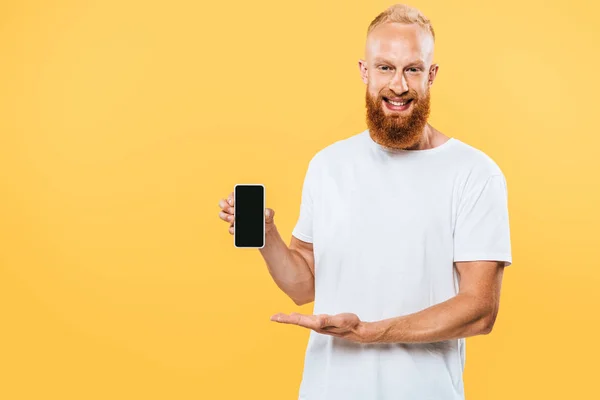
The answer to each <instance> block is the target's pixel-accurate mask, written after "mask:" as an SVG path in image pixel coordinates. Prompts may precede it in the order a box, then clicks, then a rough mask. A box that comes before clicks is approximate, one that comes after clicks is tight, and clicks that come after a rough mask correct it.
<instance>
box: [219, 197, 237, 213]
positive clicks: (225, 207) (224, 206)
mask: <svg viewBox="0 0 600 400" xmlns="http://www.w3.org/2000/svg"><path fill="white" fill-rule="evenodd" d="M219 207H221V208H222V209H223V211H224V212H226V213H227V214H231V215H233V213H234V208H233V207H231V206H230V205H229V203H228V202H227V200H225V199H221V200H219Z"/></svg>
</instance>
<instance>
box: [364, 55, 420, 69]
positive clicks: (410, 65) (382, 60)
mask: <svg viewBox="0 0 600 400" xmlns="http://www.w3.org/2000/svg"><path fill="white" fill-rule="evenodd" d="M373 62H374V63H387V64H392V63H391V62H389V61H388V60H385V59H383V58H379V57H377V58H375V60H373ZM412 66H419V67H424V66H425V63H424V62H423V61H422V60H415V61H411V62H410V63H409V64H408V65H407V67H412Z"/></svg>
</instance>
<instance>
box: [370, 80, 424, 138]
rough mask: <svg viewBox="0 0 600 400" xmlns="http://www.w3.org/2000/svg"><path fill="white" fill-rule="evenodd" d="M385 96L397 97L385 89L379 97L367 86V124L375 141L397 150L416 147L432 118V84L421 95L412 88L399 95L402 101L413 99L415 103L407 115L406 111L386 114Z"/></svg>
mask: <svg viewBox="0 0 600 400" xmlns="http://www.w3.org/2000/svg"><path fill="white" fill-rule="evenodd" d="M383 97H385V98H388V99H389V98H390V97H392V98H395V97H397V96H396V95H395V94H393V93H390V92H385V91H384V92H382V93H380V94H379V95H378V96H377V98H373V96H371V95H370V94H369V89H368V88H367V93H366V106H367V126H368V128H369V132H370V135H371V137H372V138H373V140H375V141H376V142H377V143H379V144H381V145H383V146H385V147H391V148H396V149H410V148H412V147H415V146H417V145H418V144H419V142H420V141H421V137H422V135H423V130H424V128H425V125H426V124H427V118H428V117H429V108H430V93H429V87H428V88H427V91H426V92H425V95H424V96H423V97H421V98H419V95H418V94H417V92H415V91H414V90H413V89H410V90H409V91H408V93H407V94H406V95H403V96H401V97H400V101H406V100H409V99H412V102H411V103H412V104H411V105H410V106H409V107H412V110H411V112H410V114H408V115H405V114H404V112H390V114H386V113H385V111H384V110H383V107H385V104H383V102H384V100H383Z"/></svg>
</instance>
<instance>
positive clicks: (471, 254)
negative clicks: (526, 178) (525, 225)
mask: <svg viewBox="0 0 600 400" xmlns="http://www.w3.org/2000/svg"><path fill="white" fill-rule="evenodd" d="M485 260H489V261H504V263H505V264H504V265H505V266H506V267H508V266H509V265H511V264H512V255H511V244H510V229H509V219H508V192H507V187H506V180H505V178H504V175H502V174H500V175H492V176H490V177H488V178H487V179H485V180H483V181H482V182H481V183H480V184H478V185H474V187H472V188H470V189H467V190H466V191H465V193H464V194H463V196H462V199H461V200H460V203H459V206H458V211H457V217H456V225H455V228H454V261H485Z"/></svg>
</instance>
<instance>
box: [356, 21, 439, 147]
mask: <svg viewBox="0 0 600 400" xmlns="http://www.w3.org/2000/svg"><path fill="white" fill-rule="evenodd" d="M433 45H434V43H433V37H432V36H431V35H430V34H429V33H428V32H426V31H425V30H423V29H422V28H421V27H419V26H418V25H415V24H410V25H408V24H400V23H385V24H382V25H379V26H378V27H376V28H375V29H373V30H372V31H371V32H370V34H369V35H368V36H367V41H366V45H365V58H364V59H361V60H359V62H358V67H359V70H360V75H361V79H362V81H363V83H365V84H366V85H367V90H366V102H367V109H368V114H367V124H368V125H369V130H370V133H371V137H372V138H373V140H375V141H376V142H378V143H379V144H381V145H384V146H387V147H392V148H400V149H406V150H424V149H430V148H433V147H437V146H439V145H441V144H443V143H445V142H446V141H447V140H448V139H449V138H448V137H447V136H446V135H444V134H443V133H441V132H440V131H438V130H437V129H435V128H433V127H432V126H431V125H430V124H428V123H427V116H428V114H429V113H428V109H429V90H430V88H431V86H432V85H433V82H434V81H435V78H436V76H437V73H438V70H439V66H438V65H437V64H434V63H433V53H434V48H433ZM384 97H385V98H388V99H389V98H392V99H398V100H403V99H413V101H411V103H410V104H409V108H408V109H407V110H406V111H392V110H390V109H388V107H386V105H385V102H384V100H383V98H384ZM373 107H376V108H377V109H375V110H374V109H373ZM417 111H420V114H424V113H425V114H426V115H421V116H420V117H418V118H417V120H416V121H415V114H417ZM374 113H380V114H381V116H382V117H383V118H385V126H381V124H377V123H375V119H374V115H373V114H374ZM411 120H412V121H411ZM411 122H412V123H411Z"/></svg>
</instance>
